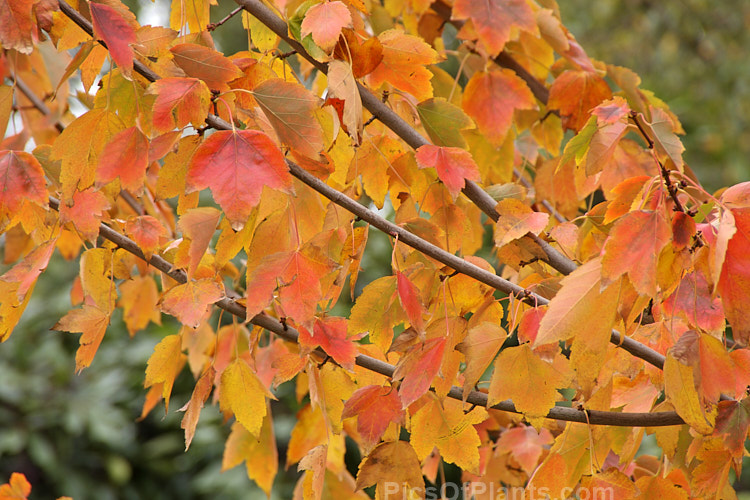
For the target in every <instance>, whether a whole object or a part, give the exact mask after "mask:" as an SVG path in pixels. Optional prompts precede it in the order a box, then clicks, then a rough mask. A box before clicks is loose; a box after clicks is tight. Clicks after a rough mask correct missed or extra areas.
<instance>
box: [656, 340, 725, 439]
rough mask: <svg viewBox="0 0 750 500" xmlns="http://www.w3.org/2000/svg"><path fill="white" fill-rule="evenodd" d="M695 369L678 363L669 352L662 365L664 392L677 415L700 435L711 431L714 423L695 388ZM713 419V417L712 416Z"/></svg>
mask: <svg viewBox="0 0 750 500" xmlns="http://www.w3.org/2000/svg"><path fill="white" fill-rule="evenodd" d="M695 369H696V368H695V367H693V366H690V365H687V364H685V363H682V362H680V361H679V360H678V359H677V358H676V357H675V356H674V355H673V353H672V352H671V350H670V352H668V353H667V359H666V361H665V363H664V392H665V394H666V396H667V398H668V399H669V401H670V402H671V403H672V404H673V405H674V408H675V411H677V414H678V415H680V417H682V418H683V419H684V420H685V422H686V423H687V424H688V425H690V427H692V428H693V429H695V430H696V431H698V432H700V433H701V434H709V433H711V432H712V431H713V426H714V422H713V421H712V420H713V418H712V417H711V415H710V414H706V412H705V411H704V409H703V404H702V402H701V400H700V396H699V394H698V391H697V390H696V387H695V380H694V377H695V373H694V371H695ZM714 417H715V415H714Z"/></svg>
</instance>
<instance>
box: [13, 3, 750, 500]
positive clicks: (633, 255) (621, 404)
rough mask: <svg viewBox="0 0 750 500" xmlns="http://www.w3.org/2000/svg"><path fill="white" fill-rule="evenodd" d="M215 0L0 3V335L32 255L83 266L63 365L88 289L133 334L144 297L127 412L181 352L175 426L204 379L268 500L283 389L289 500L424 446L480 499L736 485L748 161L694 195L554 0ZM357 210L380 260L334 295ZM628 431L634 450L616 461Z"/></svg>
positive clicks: (677, 153) (416, 477)
mask: <svg viewBox="0 0 750 500" xmlns="http://www.w3.org/2000/svg"><path fill="white" fill-rule="evenodd" d="M236 1H237V4H238V8H237V9H236V10H235V11H233V12H232V14H230V16H228V17H227V18H225V19H223V20H222V21H220V22H218V23H215V24H210V23H209V14H210V4H209V2H173V3H172V6H171V13H170V21H169V24H170V25H169V27H155V26H141V25H140V24H139V23H138V21H137V19H136V17H135V16H134V15H133V14H132V13H131V12H130V11H129V9H128V8H127V7H126V6H125V5H124V4H123V3H121V2H120V0H102V1H97V2H94V1H92V2H80V1H79V2H72V3H67V2H66V1H65V0H57V1H55V0H38V1H36V2H27V1H21V0H9V1H8V2H6V5H5V7H6V8H5V9H3V14H2V16H3V17H2V21H0V43H2V46H3V49H4V52H3V58H2V61H1V62H2V65H0V70H1V71H2V73H3V76H4V77H6V78H8V79H9V80H10V82H9V84H7V85H4V86H2V87H0V124H2V127H3V131H5V129H6V124H7V123H8V122H9V121H10V119H11V117H17V118H18V119H19V120H20V121H21V122H22V124H23V126H22V127H21V128H20V131H18V132H17V133H15V134H12V135H9V136H7V137H5V139H4V140H3V144H2V146H0V150H1V151H0V173H2V175H0V185H1V186H2V189H1V190H0V228H1V229H2V232H3V234H4V235H5V246H4V249H5V252H4V262H5V263H6V264H9V265H10V266H11V267H10V269H9V270H8V271H7V272H5V273H4V274H3V275H2V276H0V293H1V294H2V295H0V296H1V297H2V300H0V340H6V339H7V338H8V337H9V336H10V335H11V332H12V331H13V329H14V327H15V325H16V324H17V323H18V321H19V319H20V317H21V315H22V313H23V310H24V308H25V307H26V306H27V304H28V303H29V301H30V300H31V297H32V295H33V290H34V286H35V284H36V281H37V279H38V278H39V276H40V275H41V274H42V273H43V272H44V270H45V268H46V267H47V265H48V263H49V261H50V258H51V256H52V254H53V253H54V252H55V251H58V252H59V253H60V254H61V255H62V256H63V257H64V258H66V259H69V260H76V261H77V262H78V265H79V269H80V272H79V274H78V277H77V278H76V280H75V283H74V284H73V291H72V293H71V299H72V306H73V308H72V309H71V310H70V311H69V312H68V313H67V314H66V315H65V316H63V317H62V318H60V320H59V322H58V323H57V324H56V325H55V326H54V329H55V330H58V331H61V332H70V333H75V334H80V347H79V349H78V352H77V355H76V360H75V363H76V370H78V371H80V370H83V369H85V368H86V367H88V366H90V365H91V363H92V362H94V360H95V355H96V351H97V349H98V347H99V345H100V343H101V342H102V339H103V338H104V336H105V335H106V332H107V329H108V326H109V325H110V323H111V320H112V315H113V312H114V311H115V309H118V308H119V309H122V312H123V313H122V317H123V321H124V323H125V325H126V327H127V330H128V331H129V333H130V334H131V335H135V334H137V332H138V331H140V330H142V329H144V328H146V327H147V326H148V325H149V324H150V323H151V322H154V323H159V322H161V320H162V313H165V314H167V315H170V316H173V317H174V318H176V320H177V321H178V322H179V323H180V324H181V325H182V326H181V327H179V328H176V329H175V331H174V332H173V333H171V334H170V335H167V336H165V337H164V338H163V339H161V341H160V342H159V343H158V345H157V346H156V348H155V350H154V352H153V354H152V356H151V358H150V360H149V362H148V365H147V367H146V369H145V378H144V386H145V387H146V388H147V389H148V392H147V395H146V402H145V404H144V408H143V414H144V415H145V414H148V413H149V412H150V411H152V410H153V409H154V408H155V407H156V406H157V404H158V403H159V402H161V401H162V400H163V401H164V405H165V408H166V409H167V410H168V409H169V403H170V397H171V394H172V387H173V384H174V381H175V379H176V377H177V376H178V374H180V373H181V372H182V371H183V370H185V369H186V365H187V370H189V371H190V372H191V373H192V375H193V376H194V378H195V381H196V382H195V389H194V391H193V394H192V397H191V398H190V400H189V401H187V403H186V404H185V405H184V407H183V408H182V409H181V410H182V411H184V418H183V421H182V428H184V430H185V444H186V448H189V447H190V444H191V441H192V439H193V437H194V435H195V432H196V428H197V426H199V425H200V413H201V409H202V407H203V406H204V405H205V404H207V403H208V402H209V398H210V397H212V401H213V402H214V403H218V406H219V408H220V411H221V412H222V413H223V415H224V416H225V418H226V419H227V420H229V419H231V418H232V417H233V418H234V422H233V424H232V426H231V434H230V436H229V438H228V440H227V442H226V449H225V455H224V461H223V467H225V468H230V467H234V466H236V465H239V464H241V463H243V462H244V463H245V464H246V467H247V472H248V476H249V477H250V479H252V480H253V481H255V482H256V483H257V484H258V485H259V487H260V488H261V489H263V490H264V491H266V493H268V494H269V495H270V490H271V486H272V483H273V478H274V476H275V475H276V472H277V463H278V451H277V449H276V444H275V437H274V429H273V416H272V409H273V407H272V405H271V403H270V402H271V401H272V400H274V399H275V396H274V390H275V389H276V388H277V387H278V386H279V385H280V384H283V383H286V382H290V383H293V384H294V386H295V393H296V396H297V398H298V400H299V401H300V402H301V403H302V404H303V407H302V410H300V412H299V413H298V418H297V423H296V425H295V428H294V430H293V431H292V434H291V439H290V443H289V447H288V449H287V453H286V464H287V465H294V464H296V466H297V468H298V470H299V471H304V473H303V474H302V475H301V476H300V479H299V483H298V485H297V489H296V490H295V494H296V496H297V497H299V498H304V499H306V500H307V499H310V498H314V499H317V498H323V497H325V498H365V497H367V495H366V494H365V493H364V492H362V491H361V490H362V489H363V488H368V487H371V486H373V485H374V486H375V487H374V494H375V495H376V496H377V497H378V498H387V497H392V498H402V497H404V494H408V495H412V497H415V498H419V497H423V498H424V497H426V496H427V489H426V488H427V485H428V484H435V483H437V482H438V468H439V467H438V464H439V463H440V462H441V461H444V462H446V463H452V464H455V465H456V466H457V467H459V468H460V469H461V470H462V471H463V472H462V474H463V477H462V479H463V480H464V481H465V482H466V483H467V484H469V485H470V487H471V488H472V491H473V494H474V495H475V496H476V497H477V498H482V495H483V494H485V495H487V492H488V491H493V490H492V488H493V487H495V488H498V487H500V486H503V487H506V488H516V490H515V491H520V492H522V494H525V495H526V497H527V498H545V497H546V496H549V497H550V498H565V497H567V496H569V495H572V494H574V492H575V491H577V492H578V494H579V495H584V494H585V492H587V491H596V488H600V489H603V490H602V491H604V490H606V491H608V492H610V493H611V496H610V498H634V497H643V498H650V497H653V496H654V495H657V494H660V495H668V497H669V498H731V497H733V496H734V492H733V490H732V488H731V485H730V480H729V478H730V472H731V471H734V474H735V475H739V474H740V472H741V467H742V458H743V456H744V454H745V438H746V436H747V432H748V426H749V425H750V419H749V418H748V412H750V399H747V397H746V396H747V395H748V391H750V351H749V350H748V349H747V344H748V340H750V320H748V318H747V315H745V314H744V311H743V305H744V304H745V303H746V302H747V301H748V299H750V270H749V269H750V262H748V261H749V260H750V252H749V251H748V250H750V184H746V183H744V184H739V185H737V186H733V187H730V188H728V189H726V190H722V191H721V192H718V193H713V194H711V193H708V192H706V190H704V189H703V188H702V187H701V185H700V183H699V182H698V180H697V179H696V178H695V175H694V174H693V172H692V170H691V169H690V167H689V166H688V165H687V164H686V163H685V162H684V161H683V159H682V153H683V150H684V148H683V146H682V143H681V141H680V139H679V137H678V136H679V134H681V133H682V128H681V126H680V122H679V120H678V118H677V117H676V116H675V115H674V114H673V113H671V112H670V110H669V108H668V107H667V106H666V104H665V103H664V102H663V101H661V100H659V99H658V98H657V97H655V96H654V95H653V94H652V93H650V92H649V91H647V90H645V89H640V88H639V79H638V76H637V75H636V74H635V73H633V72H632V71H630V70H628V69H626V68H622V67H616V66H611V65H610V66H608V65H606V64H604V63H601V62H599V61H595V60H592V59H591V58H589V57H588V56H587V54H586V52H585V51H584V49H583V48H582V47H581V46H580V45H579V44H578V43H577V42H576V40H575V38H574V37H573V36H572V35H571V34H570V33H569V32H568V31H567V29H566V28H565V26H564V25H563V24H562V22H561V20H560V17H559V13H558V12H557V7H556V5H555V3H554V1H549V0H548V1H544V2H542V1H539V2H536V1H534V0H491V1H489V2H472V1H468V0H455V2H454V3H453V5H450V4H449V3H444V2H442V1H440V0H439V1H437V2H434V3H431V2H417V1H404V2H386V5H385V6H383V5H380V4H379V3H376V2H369V1H363V0H345V1H340V0H333V1H322V2H319V1H316V0H308V1H305V2H282V1H276V2H269V3H268V4H266V3H263V2H260V1H259V0H236ZM237 14H241V15H242V19H243V25H244V26H245V28H246V29H247V31H248V50H245V51H241V52H238V53H235V54H231V55H226V54H223V53H221V52H219V51H217V50H216V47H215V46H214V43H213V39H212V36H211V33H212V32H213V31H214V30H216V29H220V28H221V25H222V24H224V22H226V21H227V20H228V19H229V18H231V17H232V16H234V15H237ZM448 25H451V26H453V28H454V31H455V32H456V35H455V40H448V41H449V42H451V44H452V45H451V46H453V45H455V48H449V47H448V46H449V44H448V43H447V41H446V38H448V37H446V36H444V35H445V33H444V31H445V29H446V28H445V27H446V26H448ZM52 61H55V63H54V64H53V63H52ZM60 61H64V63H63V64H60ZM443 61H451V62H455V63H458V64H457V67H458V69H456V70H455V71H454V72H453V73H450V72H448V71H447V70H446V69H444V67H443V66H441V65H440V63H441V62H443ZM107 62H108V63H109V64H105V63H107ZM63 66H65V67H64V69H63ZM78 74H79V75H80V81H81V85H82V90H80V91H78V92H77V93H76V94H75V99H77V100H78V102H79V103H80V105H81V106H83V107H84V108H85V109H86V111H85V112H83V113H80V114H78V116H76V115H74V114H73V112H72V111H71V109H70V107H69V101H68V99H67V98H63V96H65V97H67V96H68V95H72V92H73V90H74V88H75V86H74V83H73V80H72V78H74V76H75V75H78ZM99 75H101V80H100V81H99V85H98V86H97V87H94V85H93V84H94V82H95V81H96V78H97V76H99ZM462 82H465V84H462ZM32 139H33V142H31V140H32ZM208 195H210V196H208ZM386 207H389V208H391V209H392V211H391V213H392V216H389V217H384V216H383V215H382V214H383V213H388V211H387V210H383V209H384V208H386ZM374 209H378V210H374ZM370 227H372V228H375V229H376V230H379V231H382V232H383V233H385V234H386V235H388V237H389V238H390V241H391V250H392V253H391V270H390V275H387V276H383V277H381V278H379V279H376V280H374V281H372V282H370V283H367V284H366V286H364V288H363V289H362V291H361V293H360V294H359V295H358V296H356V300H354V304H353V306H352V307H351V311H350V312H349V313H348V317H340V316H336V315H334V314H333V313H332V310H333V308H334V307H335V306H336V304H337V303H339V302H346V300H347V299H346V297H342V294H344V291H345V289H346V286H347V285H348V287H349V290H350V293H351V298H352V299H354V298H355V289H356V283H357V278H358V275H359V272H360V267H361V264H362V259H363V255H364V253H365V252H366V251H367V241H368V234H369V230H370ZM486 241H490V242H491V243H489V245H490V246H491V252H485V250H486V246H487V245H488V244H486V243H485V242H486ZM479 255H483V256H484V257H480V256H479ZM490 255H491V256H490ZM217 310H221V311H222V312H220V313H217V314H215V313H216V312H217ZM224 313H226V314H224ZM173 409H174V407H173ZM647 433H648V434H655V436H656V442H657V444H658V446H659V448H660V452H661V455H660V456H658V457H654V456H650V455H641V456H638V457H636V453H637V452H638V450H639V448H640V444H641V442H642V441H643V439H644V435H645V434H647ZM345 438H349V439H350V440H351V441H352V442H354V443H356V444H357V445H358V447H359V451H360V453H361V456H362V460H361V462H360V464H359V467H358V471H357V472H356V474H355V475H353V474H352V473H351V472H350V471H349V470H348V469H347V467H346V465H345V461H344V456H345V454H346V447H345V444H344V443H345ZM188 452H189V451H188ZM6 486H7V488H6ZM6 490H7V493H6ZM29 491H30V485H29V484H28V482H26V480H25V478H22V477H21V476H14V477H13V478H11V479H10V482H9V484H8V485H4V486H2V487H0V495H6V496H9V497H10V498H16V497H18V498H25V497H26V496H28V494H29ZM494 491H497V490H494ZM657 492H658V493H657ZM10 495H15V496H10ZM3 498H4V497H3Z"/></svg>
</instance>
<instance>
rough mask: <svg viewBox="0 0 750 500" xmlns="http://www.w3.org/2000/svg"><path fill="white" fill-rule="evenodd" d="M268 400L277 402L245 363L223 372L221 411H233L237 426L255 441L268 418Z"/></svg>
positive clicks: (227, 368) (220, 399) (234, 364)
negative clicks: (266, 416) (242, 428)
mask: <svg viewBox="0 0 750 500" xmlns="http://www.w3.org/2000/svg"><path fill="white" fill-rule="evenodd" d="M266 398H270V399H276V398H275V397H274V396H273V394H271V393H270V392H269V391H268V389H267V388H266V387H265V386H264V385H263V384H262V383H261V382H260V380H259V379H258V376H257V375H255V373H253V371H252V370H251V369H250V366H248V364H247V363H246V362H245V361H244V360H243V359H240V358H237V359H235V360H234V361H232V362H231V363H230V364H229V366H227V367H226V368H225V369H224V372H223V373H222V374H221V392H220V394H219V405H220V406H221V411H224V412H226V411H231V412H232V413H233V414H234V417H235V418H236V419H237V422H239V423H240V424H242V426H243V427H244V428H245V429H246V430H247V431H248V432H249V433H250V434H252V435H253V436H256V437H257V436H259V435H260V431H261V428H262V426H263V417H265V415H266V411H267V405H266Z"/></svg>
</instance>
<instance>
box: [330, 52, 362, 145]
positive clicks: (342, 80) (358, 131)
mask: <svg viewBox="0 0 750 500" xmlns="http://www.w3.org/2000/svg"><path fill="white" fill-rule="evenodd" d="M328 95H329V96H330V97H329V99H330V98H333V99H342V100H343V101H344V109H343V111H342V112H341V117H340V119H341V122H342V124H343V125H344V127H345V130H346V132H347V133H348V134H349V136H350V137H351V138H352V141H353V143H354V144H355V145H358V144H359V143H360V138H361V136H362V127H363V123H362V99H361V97H360V96H359V88H358V87H357V81H356V80H355V79H354V75H353V74H352V67H351V65H349V64H347V63H344V62H342V61H336V60H333V61H331V62H330V63H328Z"/></svg>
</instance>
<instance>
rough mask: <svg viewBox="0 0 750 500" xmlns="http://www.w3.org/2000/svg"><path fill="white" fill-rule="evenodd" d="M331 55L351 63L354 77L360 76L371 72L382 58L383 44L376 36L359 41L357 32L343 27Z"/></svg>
mask: <svg viewBox="0 0 750 500" xmlns="http://www.w3.org/2000/svg"><path fill="white" fill-rule="evenodd" d="M333 56H334V57H335V58H336V59H340V60H344V61H347V62H348V63H349V64H350V65H351V67H352V74H353V75H354V78H362V77H363V76H365V75H369V74H370V73H372V72H373V71H374V70H375V68H377V66H378V65H379V64H380V61H382V60H383V44H381V43H380V40H378V38H377V37H370V38H368V39H367V40H365V41H364V42H360V40H359V36H357V33H355V32H354V31H353V30H350V29H347V28H344V29H343V30H341V37H340V38H339V42H338V43H337V44H336V47H335V48H334V50H333Z"/></svg>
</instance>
